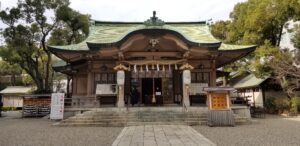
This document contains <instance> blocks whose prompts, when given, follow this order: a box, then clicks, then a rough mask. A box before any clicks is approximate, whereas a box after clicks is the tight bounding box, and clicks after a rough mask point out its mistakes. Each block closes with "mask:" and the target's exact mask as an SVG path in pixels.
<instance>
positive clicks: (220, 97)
mask: <svg viewBox="0 0 300 146" xmlns="http://www.w3.org/2000/svg"><path fill="white" fill-rule="evenodd" d="M211 105H212V107H211V108H212V109H214V110H219V109H227V94H226V93H211Z"/></svg>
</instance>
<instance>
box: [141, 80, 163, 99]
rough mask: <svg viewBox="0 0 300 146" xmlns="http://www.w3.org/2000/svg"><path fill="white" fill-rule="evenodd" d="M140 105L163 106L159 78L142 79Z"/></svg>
mask: <svg viewBox="0 0 300 146" xmlns="http://www.w3.org/2000/svg"><path fill="white" fill-rule="evenodd" d="M142 103H143V104H145V105H152V104H159V105H162V104H163V96H162V79H161V78H143V79H142Z"/></svg>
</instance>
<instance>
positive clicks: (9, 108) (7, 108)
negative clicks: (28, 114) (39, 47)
mask: <svg viewBox="0 0 300 146" xmlns="http://www.w3.org/2000/svg"><path fill="white" fill-rule="evenodd" d="M2 110H3V111H15V110H17V108H16V107H11V106H5V107H2Z"/></svg>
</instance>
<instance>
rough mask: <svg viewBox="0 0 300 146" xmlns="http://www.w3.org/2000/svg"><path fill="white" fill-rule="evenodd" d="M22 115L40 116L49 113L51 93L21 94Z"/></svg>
mask: <svg viewBox="0 0 300 146" xmlns="http://www.w3.org/2000/svg"><path fill="white" fill-rule="evenodd" d="M23 101H24V102H23V112H22V116H23V117H41V116H46V115H48V114H50V105H51V94H40V95H37V94H34V95H24V96H23Z"/></svg>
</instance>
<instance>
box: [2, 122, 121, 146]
mask: <svg viewBox="0 0 300 146" xmlns="http://www.w3.org/2000/svg"><path fill="white" fill-rule="evenodd" d="M52 123H53V122H51V121H50V120H47V119H37V118H26V119H21V118H17V117H2V118H0V146H109V145H111V144H112V143H113V141H114V140H115V139H116V138H117V136H118V135H119V133H120V132H121V130H122V129H123V128H122V127H53V126H51V124H52Z"/></svg>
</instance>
